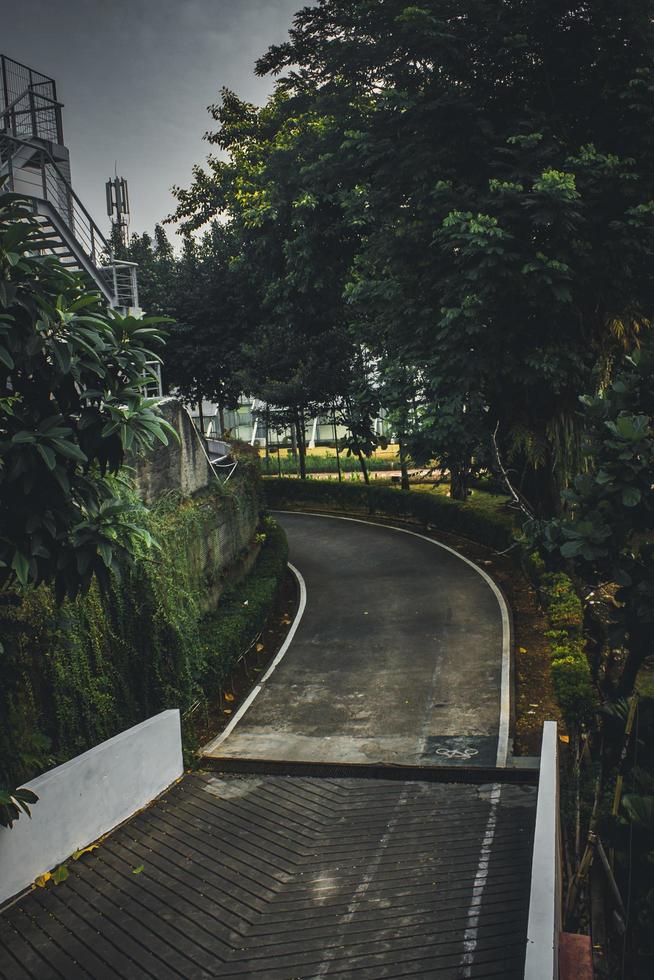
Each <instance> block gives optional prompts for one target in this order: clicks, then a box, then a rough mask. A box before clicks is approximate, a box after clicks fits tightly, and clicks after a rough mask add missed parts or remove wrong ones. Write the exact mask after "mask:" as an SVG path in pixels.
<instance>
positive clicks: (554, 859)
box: [524, 721, 561, 980]
mask: <svg viewBox="0 0 654 980" xmlns="http://www.w3.org/2000/svg"><path fill="white" fill-rule="evenodd" d="M557 738H558V736H557V727H556V722H555V721H546V722H545V724H544V725H543V743H542V747H541V754H540V775H539V778H538V801H537V804H536V828H535V832H534V853H533V859H532V865H531V891H530V894H529V920H528V923H527V951H526V957H525V974H524V978H525V980H558V975H559V962H558V960H559V932H560V929H561V893H560V889H561V877H560V850H559V765H558V744H557Z"/></svg>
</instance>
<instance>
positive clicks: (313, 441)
mask: <svg viewBox="0 0 654 980" xmlns="http://www.w3.org/2000/svg"><path fill="white" fill-rule="evenodd" d="M317 428H318V418H317V417H316V418H315V419H314V420H313V429H312V430H311V438H310V440H309V449H315V448H316V430H317Z"/></svg>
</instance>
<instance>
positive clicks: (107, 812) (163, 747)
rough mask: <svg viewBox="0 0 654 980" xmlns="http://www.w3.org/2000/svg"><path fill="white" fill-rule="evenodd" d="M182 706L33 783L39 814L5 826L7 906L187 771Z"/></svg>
mask: <svg viewBox="0 0 654 980" xmlns="http://www.w3.org/2000/svg"><path fill="white" fill-rule="evenodd" d="M183 769H184V766H183V762H182V739H181V731H180V719H179V711H177V710H169V711H162V712H161V714H158V715H155V716H154V717H153V718H148V719H147V721H143V722H141V723H140V724H139V725H135V726H134V727H133V728H128V729H127V731H124V732H121V733H120V734H119V735H115V736H114V737H113V738H110V739H108V741H106V742H102V743H101V744H100V745H96V746H95V747H94V748H92V749H89V751H88V752H84V753H83V754H82V755H78V756H76V757H75V758H74V759H71V760H70V761H69V762H65V763H64V764H63V765H62V766H57V767H56V768H55V769H51V770H50V771H49V772H46V773H44V774H43V775H42V776H38V777H37V778H36V779H33V780H32V781H31V782H29V783H26V784H25V785H26V787H27V788H28V789H31V790H32V791H33V792H34V793H36V794H37V796H38V797H39V802H38V803H35V804H34V806H33V807H32V819H31V820H29V819H28V818H27V817H26V816H25V815H23V816H21V818H20V820H19V821H18V822H17V823H15V824H14V826H13V827H12V828H11V829H8V828H5V827H0V904H2V903H3V902H5V901H6V900H7V899H9V898H12V897H13V896H14V895H16V894H17V893H18V892H20V891H22V890H23V889H24V888H26V887H27V886H28V885H29V884H30V883H31V882H32V881H34V879H35V878H36V877H38V875H41V874H43V873H44V872H46V871H50V870H51V869H52V868H54V867H56V866H57V865H59V864H61V863H62V862H63V861H65V860H66V859H67V858H68V857H70V855H71V854H72V853H73V851H75V850H77V849H78V848H81V847H86V845H87V844H90V843H92V841H94V840H97V839H98V837H101V836H102V835H103V834H106V833H107V832H108V831H110V830H112V829H113V828H114V827H116V826H118V824H120V823H122V822H123V821H124V820H127V818H128V817H130V816H131V815H132V814H133V813H136V812H137V810H140V809H142V807H144V806H146V805H147V804H148V803H150V801H151V800H153V799H154V798H155V796H158V795H159V793H161V792H163V790H165V789H166V788H167V787H168V786H170V784H171V783H173V782H174V781H175V780H176V779H178V778H179V776H181V775H182V772H183Z"/></svg>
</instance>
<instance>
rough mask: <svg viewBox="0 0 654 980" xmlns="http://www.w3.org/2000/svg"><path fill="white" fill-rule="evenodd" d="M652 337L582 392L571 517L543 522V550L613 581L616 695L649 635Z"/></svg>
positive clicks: (632, 673)
mask: <svg viewBox="0 0 654 980" xmlns="http://www.w3.org/2000/svg"><path fill="white" fill-rule="evenodd" d="M653 371H654V342H653V341H652V339H651V338H650V339H649V340H648V342H647V344H645V345H643V346H642V347H641V348H638V349H636V350H635V351H634V352H633V353H632V354H631V355H630V356H629V357H627V358H625V359H624V360H623V362H622V364H621V368H620V370H619V371H618V373H617V375H616V378H615V380H614V381H613V382H612V383H611V384H609V385H608V386H607V387H606V388H605V389H604V390H603V391H602V392H601V393H600V394H599V395H596V396H586V397H584V398H582V403H583V406H584V412H583V419H584V423H585V426H584V427H585V429H586V432H587V438H588V445H587V447H586V448H587V452H588V456H589V459H591V460H592V468H590V469H589V471H588V472H585V473H581V474H579V475H578V476H577V477H576V479H575V481H574V484H573V486H572V487H571V488H570V489H569V490H568V491H567V492H566V498H567V501H568V505H569V508H570V512H571V516H570V517H569V518H565V519H559V520H556V521H552V522H550V523H549V524H547V525H546V527H545V528H544V540H545V544H546V546H547V547H548V548H549V550H550V551H556V552H558V553H559V554H560V555H561V556H562V557H563V558H565V559H569V560H571V561H572V562H573V563H574V565H575V567H576V568H577V570H578V572H579V574H580V575H581V576H582V578H583V579H584V581H586V582H590V583H594V584H604V583H615V584H617V585H618V591H617V593H616V600H617V605H616V608H615V609H614V613H613V617H614V622H613V628H612V631H611V636H610V641H611V643H612V645H613V646H622V647H624V648H626V650H627V655H626V658H625V660H624V664H623V667H622V672H621V676H620V678H619V681H618V685H617V691H616V692H614V693H617V694H618V695H626V694H630V693H631V692H632V690H633V687H634V683H635V681H636V676H637V674H638V671H639V669H640V667H641V666H642V665H643V662H644V661H645V659H646V658H647V657H648V656H651V654H652V652H653V651H652V637H653V636H654V625H653V624H654V542H653V541H652V528H654V494H653V493H652V486H654V392H653V390H652V372H653Z"/></svg>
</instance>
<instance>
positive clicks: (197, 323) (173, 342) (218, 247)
mask: <svg viewBox="0 0 654 980" xmlns="http://www.w3.org/2000/svg"><path fill="white" fill-rule="evenodd" d="M115 245H116V250H117V252H118V254H119V255H120V256H121V257H122V258H126V259H129V260H130V261H133V262H138V264H139V299H140V302H141V304H142V306H143V307H144V309H146V310H148V312H153V313H157V314H165V315H167V316H171V317H173V318H174V320H175V322H174V324H173V325H172V326H171V327H170V328H169V330H168V336H167V340H166V347H165V349H164V351H163V352H162V359H163V382H164V386H165V388H166V389H167V390H168V391H175V392H177V393H179V394H181V395H182V396H183V397H184V398H185V399H186V400H187V401H190V402H193V403H196V404H197V403H198V402H200V400H201V399H202V398H206V399H211V400H213V401H215V402H216V403H217V404H218V406H219V410H220V411H222V410H223V409H225V408H234V407H235V405H236V403H237V400H238V395H239V393H240V391H241V386H242V381H241V379H240V377H239V376H238V370H239V367H240V351H241V347H242V344H243V340H244V335H243V332H242V323H241V320H242V316H241V308H242V306H243V300H242V295H243V294H244V292H245V289H244V288H243V287H244V284H242V283H241V282H240V280H239V277H238V276H237V275H236V273H235V272H234V271H232V270H230V268H229V263H230V258H231V255H232V252H233V250H234V246H233V242H232V236H231V232H230V229H229V228H226V227H225V226H223V225H221V224H219V223H218V222H215V223H214V224H212V226H211V228H210V230H209V231H208V232H206V233H205V234H204V235H203V236H202V237H201V238H200V239H199V240H198V241H196V240H195V239H194V238H186V239H185V240H184V246H183V250H182V254H181V255H179V256H176V255H175V254H174V252H173V249H172V246H171V244H170V242H169V241H168V238H167V237H166V233H165V231H164V230H163V228H162V227H161V225H157V226H156V228H155V231H154V240H152V239H151V238H150V236H149V235H148V234H147V233H144V234H142V235H132V237H131V239H130V242H129V244H128V245H127V246H124V245H122V244H121V243H120V242H116V243H115ZM245 288H246V287H245Z"/></svg>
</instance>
